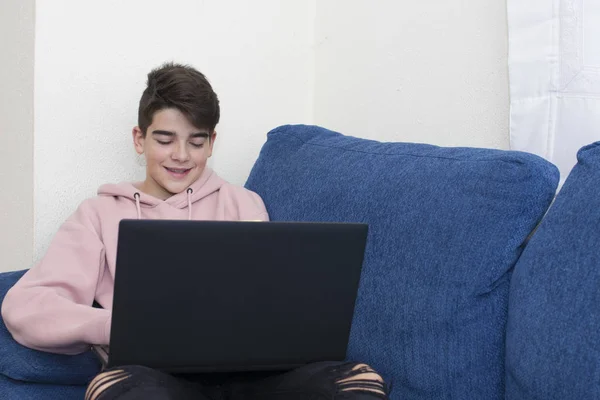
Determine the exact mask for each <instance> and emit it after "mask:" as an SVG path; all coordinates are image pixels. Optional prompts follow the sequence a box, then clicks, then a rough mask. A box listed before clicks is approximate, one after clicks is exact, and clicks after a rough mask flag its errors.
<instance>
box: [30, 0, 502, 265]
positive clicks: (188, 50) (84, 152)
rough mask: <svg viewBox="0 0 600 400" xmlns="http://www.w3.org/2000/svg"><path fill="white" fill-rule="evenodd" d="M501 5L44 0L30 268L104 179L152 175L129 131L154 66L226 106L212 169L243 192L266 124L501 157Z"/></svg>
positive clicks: (441, 0) (461, 1)
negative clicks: (192, 78) (210, 92)
mask: <svg viewBox="0 0 600 400" xmlns="http://www.w3.org/2000/svg"><path fill="white" fill-rule="evenodd" d="M505 7H506V3H505V0H480V1H467V0H455V1H452V2H447V1H445V0H431V1H428V2H411V3H407V2H398V1H392V0H377V1H370V2H367V1H366V0H352V1H349V0H345V1H344V0H322V1H321V0H319V1H317V0H310V1H309V0H286V1H280V0H256V1H253V2H248V1H244V0H227V1H223V0H220V1H219V0H174V1H171V2H169V3H168V6H167V5H166V3H164V2H158V1H148V0H145V1H141V0H129V1H117V0H109V1H102V2H94V1H89V0H86V1H82V0H52V1H49V0H38V1H37V9H36V14H37V21H36V31H37V39H36V52H35V56H36V59H35V145H34V157H35V182H34V188H35V201H34V204H35V256H36V258H37V257H39V256H40V255H42V254H43V252H44V251H45V249H46V247H47V245H48V243H49V241H50V239H51V237H52V236H53V234H54V233H55V232H56V229H57V228H58V226H59V224H60V223H61V222H62V221H63V220H64V219H65V218H66V217H67V216H68V215H69V214H70V213H71V212H72V211H73V210H74V209H75V207H76V206H77V204H79V202H80V201H81V200H82V199H84V198H86V197H89V196H93V195H94V194H95V190H96V188H97V187H98V186H99V185H100V184H102V183H105V182H116V181H121V180H133V179H140V180H141V179H142V178H143V168H142V167H141V166H140V165H139V164H138V163H136V157H135V153H134V151H133V147H132V145H131V139H130V131H131V128H132V126H133V125H135V123H136V113H137V102H138V100H139V96H140V94H141V92H142V90H143V87H144V83H145V82H144V81H145V76H146V74H147V72H148V71H149V69H150V68H152V67H154V66H157V65H159V64H160V63H162V62H164V61H165V60H175V61H178V62H184V63H190V64H192V65H194V66H195V67H197V68H198V69H199V70H201V71H202V72H204V73H205V74H206V75H207V76H208V78H209V79H210V80H211V82H212V83H213V86H214V88H215V90H216V92H217V93H218V94H219V96H220V99H221V105H222V115H223V117H222V122H221V124H220V125H219V126H218V128H217V130H218V132H219V139H218V141H217V144H216V153H215V156H214V158H213V164H212V165H213V167H214V168H215V169H216V170H218V171H219V173H220V174H221V175H222V176H223V177H224V178H226V179H228V180H230V181H232V182H234V183H237V184H242V183H243V182H244V181H245V179H246V176H247V174H248V173H249V171H250V168H251V166H252V164H253V162H254V160H255V159H256V156H257V154H258V151H259V150H260V147H261V146H262V144H263V142H264V140H265V134H266V132H267V131H269V130H270V129H271V128H273V127H275V126H277V125H280V124H285V123H317V124H320V125H323V126H325V127H328V128H331V129H335V130H339V131H341V132H343V133H345V134H350V135H355V136H361V137H368V138H374V139H379V140H395V141H415V142H428V143H435V144H439V145H465V146H486V147H496V148H508V82H507V79H508V78H507V67H506V59H507V54H506V53H507V51H506V47H507V43H506V41H507V39H506V36H507V35H506V8H505Z"/></svg>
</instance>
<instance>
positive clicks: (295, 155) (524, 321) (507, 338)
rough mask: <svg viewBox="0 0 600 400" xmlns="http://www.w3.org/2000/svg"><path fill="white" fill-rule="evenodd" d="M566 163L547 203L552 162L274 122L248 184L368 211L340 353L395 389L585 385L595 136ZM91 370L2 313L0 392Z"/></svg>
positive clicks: (57, 392) (523, 392)
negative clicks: (11, 327) (18, 331)
mask: <svg viewBox="0 0 600 400" xmlns="http://www.w3.org/2000/svg"><path fill="white" fill-rule="evenodd" d="M578 161H579V162H578V165H577V166H576V167H575V168H574V169H573V172H572V173H571V175H570V176H569V178H568V180H567V182H566V183H565V185H564V187H563V188H562V190H561V191H560V193H559V195H558V196H557V198H556V200H555V201H554V203H553V204H552V202H553V199H554V196H555V193H556V188H557V185H558V181H559V174H558V170H557V169H556V167H555V166H554V165H552V164H551V163H549V162H547V161H545V160H543V159H541V158H539V157H536V156H534V155H531V154H527V153H520V152H511V151H500V150H489V149H473V148H441V147H436V146H430V145H423V144H408V143H380V142H375V141H369V140H364V139H358V138H353V137H348V136H343V135H341V134H339V133H335V132H331V131H328V130H326V129H323V128H320V127H315V126H282V127H279V128H277V129H275V130H273V131H271V132H270V133H269V135H268V140H267V142H266V143H265V145H264V147H263V149H262V151H261V153H260V156H259V158H258V160H257V162H256V164H255V165H254V167H253V169H252V172H251V174H250V177H249V178H248V181H247V183H246V186H247V187H248V188H249V189H251V190H254V191H256V192H257V193H259V194H260V195H261V196H262V197H263V199H264V200H265V204H266V206H267V209H268V211H269V214H270V216H271V218H272V220H276V221H282V220H283V221H285V220H288V221H289V220H294V221H347V222H365V223H368V224H369V238H368V244H367V249H366V253H365V261H364V267H363V275H362V278H361V286H360V290H359V297H358V300H357V305H356V312H355V316H354V322H353V325H352V332H351V338H350V345H349V349H348V358H349V359H353V360H359V361H364V362H367V363H369V364H371V365H372V366H374V367H375V368H376V369H377V370H378V371H379V372H380V373H381V374H382V375H383V376H384V378H385V379H386V380H387V381H388V383H390V384H391V385H392V393H391V398H392V399H485V400H490V399H503V398H506V399H539V400H549V399H597V398H600V340H598V332H600V228H599V227H600V142H599V143H595V144H592V145H589V146H587V147H585V148H583V149H582V150H581V151H580V152H579V155H578ZM551 204H552V206H551ZM540 222H541V223H540ZM534 231H535V233H532V232H534ZM22 273H23V272H22V271H21V272H12V273H6V274H2V275H0V301H1V299H2V297H3V295H4V293H5V292H6V290H8V289H9V288H10V286H12V285H13V284H14V282H15V281H16V280H17V279H18V278H19V276H20V275H21V274H22ZM97 370H98V365H97V363H96V362H95V360H94V358H93V356H91V354H89V353H85V354H81V355H78V356H72V357H70V356H59V355H52V354H44V353H40V352H36V351H33V350H29V349H26V348H23V347H22V346H19V345H18V344H16V343H15V342H14V341H13V340H12V338H11V337H10V335H9V334H8V332H7V331H6V328H5V327H4V325H3V324H1V323H0V399H11V400H12V399H40V398H43V399H67V398H82V396H83V393H84V390H85V383H86V382H88V381H89V379H90V378H91V377H92V376H93V375H94V374H95V373H96V372H97Z"/></svg>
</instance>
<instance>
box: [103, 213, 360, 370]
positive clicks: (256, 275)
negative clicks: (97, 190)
mask: <svg viewBox="0 0 600 400" xmlns="http://www.w3.org/2000/svg"><path fill="white" fill-rule="evenodd" d="M367 230H368V228H367V225H364V224H348V223H297V222H224V221H169V220H123V221H121V222H120V226H119V238H118V248H117V264H116V265H117V267H116V271H117V272H116V276H115V288H114V301H113V313H112V329H111V334H110V349H108V348H100V347H96V348H95V351H96V353H97V354H98V355H99V356H100V357H101V358H102V359H103V360H104V362H105V364H106V366H108V367H115V366H120V365H132V364H136V365H144V366H147V367H151V368H155V369H159V370H163V371H166V372H171V373H200V372H243V371H284V370H288V369H292V368H296V367H299V366H301V365H304V364H307V363H311V362H317V361H325V360H328V361H338V360H344V359H345V357H346V349H347V347H348V339H349V335H350V326H351V323H352V317H353V314H354V305H355V301H356V295H357V291H358V287H359V280H360V274H361V268H362V263H363V256H364V250H365V245H366V239H367Z"/></svg>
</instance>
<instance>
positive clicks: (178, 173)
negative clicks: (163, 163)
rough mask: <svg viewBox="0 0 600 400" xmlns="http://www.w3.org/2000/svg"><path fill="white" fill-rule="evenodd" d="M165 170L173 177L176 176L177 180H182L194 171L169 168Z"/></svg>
mask: <svg viewBox="0 0 600 400" xmlns="http://www.w3.org/2000/svg"><path fill="white" fill-rule="evenodd" d="M165 169H166V170H167V172H169V173H170V174H171V175H173V176H175V177H176V178H182V177H184V176H186V175H187V174H188V173H189V172H190V171H191V170H192V169H191V168H168V167H165Z"/></svg>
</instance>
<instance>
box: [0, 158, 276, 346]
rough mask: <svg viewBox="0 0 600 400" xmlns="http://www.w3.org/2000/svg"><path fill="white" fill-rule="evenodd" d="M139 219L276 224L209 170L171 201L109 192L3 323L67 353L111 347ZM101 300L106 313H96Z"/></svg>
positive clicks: (19, 335)
mask: <svg viewBox="0 0 600 400" xmlns="http://www.w3.org/2000/svg"><path fill="white" fill-rule="evenodd" d="M190 189H191V190H190ZM138 193H139V195H137V194H138ZM133 218H143V219H194V220H227V221H236V220H262V221H267V220H268V219H269V217H268V215H267V211H266V209H265V206H264V204H263V202H262V200H261V198H260V197H259V196H258V195H257V194H256V193H254V192H251V191H249V190H246V189H244V188H242V187H239V186H234V185H231V184H229V183H227V182H225V181H224V180H223V179H221V178H219V177H218V176H217V174H216V173H214V172H213V171H212V170H210V169H209V168H206V169H205V171H204V173H203V174H202V176H201V177H200V178H199V179H198V180H197V181H196V182H194V183H193V184H192V186H190V188H189V189H188V190H187V191H186V192H183V193H179V194H176V195H174V196H172V197H170V198H169V199H167V200H164V201H163V200H159V199H156V198H154V197H152V196H149V195H147V194H144V193H141V192H140V191H139V190H138V189H136V187H135V186H134V185H133V184H131V183H121V184H118V185H103V186H101V187H100V189H98V197H95V198H91V199H88V200H85V201H84V202H83V203H81V205H80V206H79V208H78V209H77V211H75V213H74V214H73V215H72V216H71V217H70V218H69V219H68V220H67V221H66V222H65V223H64V224H63V225H62V226H61V227H60V229H59V231H58V233H57V234H56V236H55V237H54V239H53V240H52V243H51V244H50V248H49V249H48V252H47V253H46V255H45V257H44V258H43V259H42V260H41V261H40V262H39V263H38V264H37V265H36V266H35V267H33V268H31V269H30V270H29V271H28V272H27V273H26V274H25V275H24V276H23V278H21V280H19V282H17V284H16V285H15V286H14V287H13V288H12V289H11V290H10V291H9V292H8V294H7V295H6V297H5V299H4V302H3V303H2V317H3V318H4V322H5V323H6V326H7V328H8V330H9V331H10V332H11V333H12V335H13V337H14V338H15V340H16V341H18V342H19V343H21V344H23V345H25V346H27V347H31V348H34V349H38V350H42V351H48V352H53V353H65V354H76V353H81V352H83V351H85V350H87V349H88V348H89V346H90V344H100V345H106V344H108V342H109V335H110V323H111V310H112V300H113V285H114V276H115V262H116V257H117V234H118V226H119V221H121V220H122V219H133ZM94 300H95V301H97V302H98V303H99V304H100V305H101V306H102V307H103V309H99V308H92V307H91V305H92V303H93V302H94Z"/></svg>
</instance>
